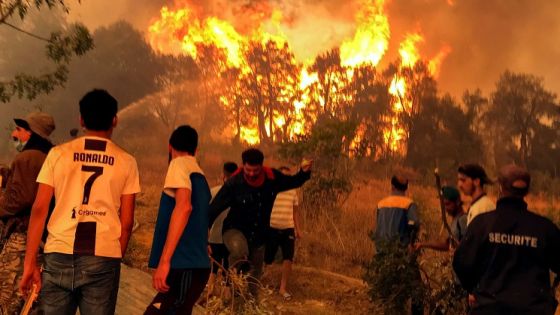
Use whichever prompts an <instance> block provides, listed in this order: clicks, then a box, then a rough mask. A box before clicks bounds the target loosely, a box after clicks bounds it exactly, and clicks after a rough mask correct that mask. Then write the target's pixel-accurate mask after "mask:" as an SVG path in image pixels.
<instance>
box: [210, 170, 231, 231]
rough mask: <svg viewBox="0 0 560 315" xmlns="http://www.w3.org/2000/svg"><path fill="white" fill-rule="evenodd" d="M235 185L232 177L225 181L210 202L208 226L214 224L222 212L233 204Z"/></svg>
mask: <svg viewBox="0 0 560 315" xmlns="http://www.w3.org/2000/svg"><path fill="white" fill-rule="evenodd" d="M233 186H234V183H233V181H232V180H231V178H230V180H228V181H227V182H225V183H224V185H223V186H222V188H220V190H219V191H218V193H217V194H216V196H215V197H214V199H212V201H211V202H210V206H209V208H208V228H211V227H212V224H214V221H215V220H216V218H217V217H218V216H219V215H220V213H222V212H223V211H224V210H226V209H227V208H229V207H230V206H231V203H232V200H233Z"/></svg>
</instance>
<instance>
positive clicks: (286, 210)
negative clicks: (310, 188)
mask: <svg viewBox="0 0 560 315" xmlns="http://www.w3.org/2000/svg"><path fill="white" fill-rule="evenodd" d="M297 205H299V201H298V197H297V191H296V190H295V189H292V190H288V191H284V192H281V193H279V194H278V195H277V196H276V200H275V201H274V207H273V208H272V213H271V214H270V227H272V228H275V229H292V228H294V206H297Z"/></svg>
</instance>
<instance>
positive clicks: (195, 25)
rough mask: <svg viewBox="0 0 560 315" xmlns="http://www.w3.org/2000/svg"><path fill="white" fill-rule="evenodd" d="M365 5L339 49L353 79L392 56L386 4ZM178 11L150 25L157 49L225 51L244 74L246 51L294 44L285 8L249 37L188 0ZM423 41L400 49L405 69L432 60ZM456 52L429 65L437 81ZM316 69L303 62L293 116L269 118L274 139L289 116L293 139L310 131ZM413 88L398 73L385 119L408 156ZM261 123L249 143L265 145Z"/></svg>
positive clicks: (412, 36) (388, 135)
mask: <svg viewBox="0 0 560 315" xmlns="http://www.w3.org/2000/svg"><path fill="white" fill-rule="evenodd" d="M360 1H362V3H361V5H362V10H360V11H359V13H358V14H357V16H356V24H357V25H356V30H355V33H354V36H353V37H352V38H348V39H346V40H344V41H343V42H342V43H341V45H340V51H339V52H340V66H342V67H344V68H345V69H346V73H347V75H348V76H349V77H352V76H353V75H354V71H355V69H357V67H359V66H361V65H364V64H369V65H372V66H377V65H378V64H379V62H380V61H381V60H382V58H383V56H384V55H385V53H386V52H387V50H388V48H389V41H390V38H391V29H390V24H389V18H388V16H387V15H386V13H385V6H386V3H385V2H386V1H385V0H360ZM448 1H450V0H448ZM450 4H452V2H450ZM176 7H177V8H175V9H170V8H169V7H163V8H162V9H161V12H160V13H161V15H160V17H159V18H158V19H157V20H156V21H155V22H153V23H152V25H151V26H150V27H149V32H148V40H149V42H150V44H151V45H152V47H154V49H156V50H158V51H159V52H162V53H166V54H169V53H171V54H184V55H190V56H192V57H193V58H194V59H195V60H196V59H197V58H198V57H199V53H200V49H201V48H200V47H201V46H203V45H211V46H215V47H217V48H220V49H222V50H223V51H224V53H225V56H226V59H227V65H224V66H225V67H230V68H236V69H239V71H240V73H248V72H250V69H249V67H248V62H247V60H245V59H244V58H245V57H244V56H245V55H246V54H244V52H246V50H247V49H248V47H249V45H250V43H254V42H257V43H261V44H262V45H266V44H267V43H269V42H272V43H275V44H276V45H277V46H278V47H283V46H284V45H286V44H288V40H287V38H286V36H284V35H283V34H282V31H281V27H280V25H281V24H282V14H281V12H280V11H279V10H272V14H269V15H268V16H267V17H262V16H257V17H256V18H255V20H257V23H256V24H257V26H256V27H254V28H253V29H251V30H249V33H247V31H245V32H243V33H242V32H240V31H238V30H236V28H235V27H234V24H232V23H231V22H229V21H227V20H225V19H220V18H218V17H215V16H211V17H201V16H200V15H199V14H196V10H195V9H194V8H193V7H191V6H189V5H188V4H185V3H184V2H181V3H178V4H177V5H176ZM423 41H424V38H423V36H422V34H421V33H420V32H414V33H409V34H408V35H406V36H405V37H404V39H403V40H402V41H401V43H400V45H399V51H398V52H399V55H400V65H399V68H400V69H399V70H402V69H405V68H410V69H412V68H413V67H414V66H415V65H416V64H417V62H419V60H421V59H423V60H426V58H422V57H421V56H420V53H419V52H418V49H417V46H418V44H420V43H422V42H423ZM450 50H451V48H450V47H447V46H445V47H443V48H442V49H441V51H440V52H439V53H438V54H437V55H436V56H434V57H433V58H431V59H427V66H428V69H429V71H430V73H431V74H432V76H434V77H437V75H438V73H439V69H440V67H441V63H442V61H443V60H444V59H445V57H446V56H447V54H448V53H449V52H450ZM293 62H294V63H295V62H297V61H295V60H294V61H293ZM311 68H312V67H311V64H309V65H304V64H301V73H300V75H299V78H298V80H299V84H297V86H298V87H299V89H300V92H301V93H299V94H300V95H301V96H300V98H299V99H298V100H295V101H293V104H292V105H293V111H292V116H293V117H284V116H281V115H278V114H276V113H275V114H274V115H271V116H270V117H271V118H267V119H268V121H267V123H266V132H267V133H268V135H269V136H270V135H271V134H272V133H273V132H274V131H273V130H271V128H273V129H282V128H283V127H285V126H286V124H287V121H288V118H290V125H289V135H290V137H295V136H296V135H301V134H305V133H306V132H308V130H307V129H306V125H307V124H306V119H310V118H309V117H307V118H305V117H304V114H303V112H304V110H305V108H306V107H307V106H309V102H310V95H309V89H308V87H309V86H311V85H312V84H314V83H315V82H317V81H318V80H319V75H318V73H317V72H314V71H312V70H311ZM408 85H409V82H407V79H406V78H405V77H403V76H399V75H398V74H395V75H394V77H393V79H392V81H391V83H390V86H389V91H388V92H389V94H390V95H391V96H392V101H391V108H392V114H391V115H389V116H388V117H386V118H385V121H386V122H387V126H388V127H387V128H386V129H385V130H384V132H383V138H384V141H385V143H386V144H387V146H388V148H389V149H390V150H391V151H393V152H400V153H404V152H403V150H404V145H403V143H404V142H405V141H404V140H406V137H407V135H406V132H405V129H404V128H403V124H402V122H401V121H400V118H399V117H401V115H400V114H401V113H403V112H405V113H406V112H407V111H410V110H411V109H412V108H413V106H414V104H413V103H412V99H410V98H409V97H408V96H407V95H408V94H407V90H408ZM333 89H335V88H333ZM333 91H334V92H336V91H335V90H333ZM319 98H320V97H319ZM222 102H223V103H224V104H225V105H227V104H226V103H227V100H226V99H225V98H222ZM324 102H325V101H324V100H322V99H321V105H322V106H325V104H324ZM311 119H313V118H311ZM270 120H272V121H270ZM256 124H257V123H256V118H255V121H252V122H249V123H248V124H246V125H244V126H241V128H240V130H239V134H240V138H241V139H243V141H245V142H246V143H248V144H256V143H258V141H259V131H258V129H257V127H256ZM365 128H366V126H365V125H363V124H361V125H359V126H358V130H357V132H356V137H355V139H353V141H352V144H351V147H355V146H357V145H358V144H359V142H360V141H361V140H362V139H363V137H364V135H365Z"/></svg>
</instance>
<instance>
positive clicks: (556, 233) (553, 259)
mask: <svg viewBox="0 0 560 315" xmlns="http://www.w3.org/2000/svg"><path fill="white" fill-rule="evenodd" d="M551 225H552V227H551V229H550V235H549V237H548V240H547V244H546V256H547V260H548V263H549V265H550V266H549V267H550V270H552V272H554V273H555V274H556V275H557V276H560V230H559V229H558V228H557V227H556V226H555V225H554V224H551Z"/></svg>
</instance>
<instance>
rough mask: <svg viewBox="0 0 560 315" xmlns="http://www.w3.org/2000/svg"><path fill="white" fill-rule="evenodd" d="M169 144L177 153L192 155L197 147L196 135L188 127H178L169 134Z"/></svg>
mask: <svg viewBox="0 0 560 315" xmlns="http://www.w3.org/2000/svg"><path fill="white" fill-rule="evenodd" d="M169 144H170V145H171V147H172V148H173V149H175V150H177V151H181V152H187V153H189V154H190V155H194V153H195V152H196V147H197V146H198V133H197V132H196V130H195V129H194V128H193V127H191V126H189V125H182V126H179V127H177V129H175V130H174V131H173V132H172V133H171V137H169Z"/></svg>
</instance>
